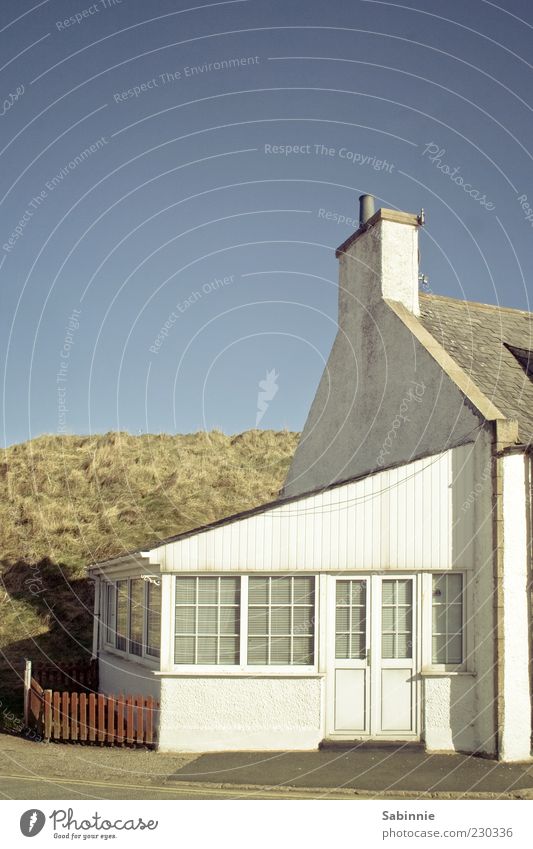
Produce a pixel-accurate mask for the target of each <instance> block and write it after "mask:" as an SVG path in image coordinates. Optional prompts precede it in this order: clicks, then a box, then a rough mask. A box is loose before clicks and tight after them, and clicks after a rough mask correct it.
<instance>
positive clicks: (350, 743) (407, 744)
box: [319, 738, 425, 752]
mask: <svg viewBox="0 0 533 849" xmlns="http://www.w3.org/2000/svg"><path fill="white" fill-rule="evenodd" d="M319 749H322V750H324V751H328V750H332V751H344V750H350V751H351V750H353V749H357V751H364V752H368V751H372V750H374V749H375V750H377V751H381V752H383V751H386V752H390V751H394V752H396V751H402V752H424V751H425V745H424V743H422V742H421V741H420V740H335V739H331V738H326V739H324V740H322V742H321V743H320V744H319Z"/></svg>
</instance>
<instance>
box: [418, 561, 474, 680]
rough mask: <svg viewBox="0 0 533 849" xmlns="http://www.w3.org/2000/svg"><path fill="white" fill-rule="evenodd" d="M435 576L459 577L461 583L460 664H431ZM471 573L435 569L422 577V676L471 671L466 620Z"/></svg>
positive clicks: (470, 651)
mask: <svg viewBox="0 0 533 849" xmlns="http://www.w3.org/2000/svg"><path fill="white" fill-rule="evenodd" d="M435 575H439V576H440V575H460V576H461V578H462V581H463V588H462V601H463V604H462V608H463V609H462V617H463V618H462V637H463V647H462V648H463V651H462V657H463V659H462V662H461V663H433V577H434V576H435ZM471 592H472V590H471V573H470V572H468V571H465V570H460V569H435V571H433V572H425V573H424V574H423V575H422V597H423V601H425V604H424V603H423V605H422V621H423V633H424V636H425V639H423V647H422V674H424V672H426V673H428V674H442V675H446V674H449V673H452V674H453V673H460V672H464V673H468V674H473V673H472V671H471V660H470V659H471V657H472V650H471V648H472V647H471V628H470V625H469V620H468V611H469V610H471V609H472V605H471Z"/></svg>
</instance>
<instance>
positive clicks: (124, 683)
mask: <svg viewBox="0 0 533 849" xmlns="http://www.w3.org/2000/svg"><path fill="white" fill-rule="evenodd" d="M98 663H99V676H100V682H99V689H100V692H101V693H106V694H107V695H110V696H114V695H120V694H124V695H132V696H153V697H154V698H155V699H159V694H160V689H161V687H160V681H159V678H158V677H157V676H156V675H154V671H153V669H152V668H150V667H147V666H143V665H142V664H140V663H135V662H134V661H131V660H126V659H124V658H122V657H119V656H118V655H116V654H114V653H112V652H108V651H105V649H104V650H102V651H101V652H100V656H99V658H98Z"/></svg>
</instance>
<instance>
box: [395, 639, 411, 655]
mask: <svg viewBox="0 0 533 849" xmlns="http://www.w3.org/2000/svg"><path fill="white" fill-rule="evenodd" d="M396 657H411V635H410V634H398V636H397V637H396Z"/></svg>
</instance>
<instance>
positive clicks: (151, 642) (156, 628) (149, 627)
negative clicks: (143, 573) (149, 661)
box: [146, 583, 161, 657]
mask: <svg viewBox="0 0 533 849" xmlns="http://www.w3.org/2000/svg"><path fill="white" fill-rule="evenodd" d="M160 642H161V586H157V584H152V583H148V584H147V585H146V654H149V655H150V656H151V657H159V654H160V650H159V644H160Z"/></svg>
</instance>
